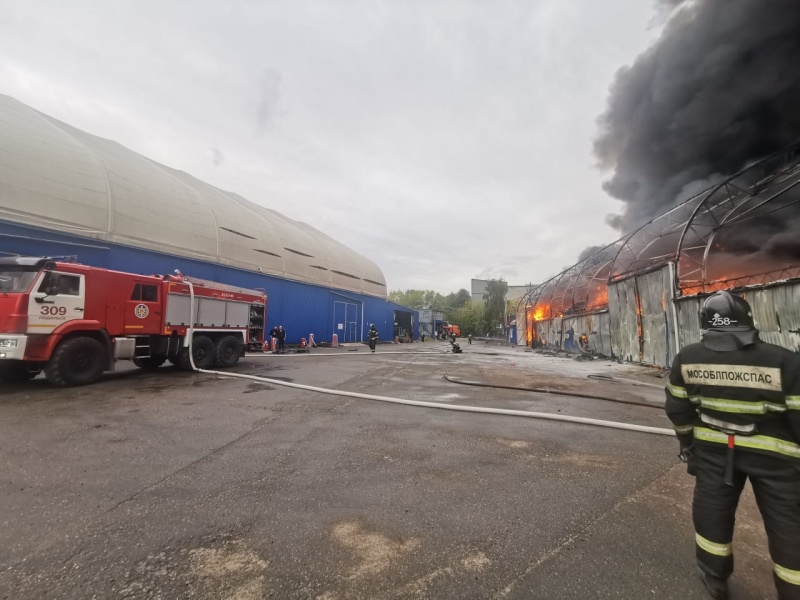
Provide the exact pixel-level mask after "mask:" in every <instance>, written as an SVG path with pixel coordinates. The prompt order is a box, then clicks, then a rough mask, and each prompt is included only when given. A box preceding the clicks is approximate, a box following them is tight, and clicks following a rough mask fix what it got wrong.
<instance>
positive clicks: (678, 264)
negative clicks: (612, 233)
mask: <svg viewBox="0 0 800 600" xmlns="http://www.w3.org/2000/svg"><path fill="white" fill-rule="evenodd" d="M787 194H792V195H790V196H787ZM776 200H780V201H781V203H780V205H778V206H776V204H778V203H777V202H776ZM795 204H800V143H797V144H794V145H792V146H790V147H788V148H786V149H784V150H781V151H779V152H776V153H775V154H772V155H770V156H768V157H766V158H764V159H762V160H759V161H757V162H755V163H753V164H752V165H749V166H748V167H746V168H744V169H742V170H741V171H739V172H738V173H736V174H735V175H733V176H731V177H728V178H726V179H725V180H724V181H722V182H721V183H719V184H717V185H715V186H713V187H711V188H709V189H707V190H705V191H703V192H701V193H700V194H697V195H695V196H693V197H691V198H689V199H688V200H686V201H684V202H682V203H681V204H679V205H677V206H675V207H673V208H672V209H670V210H668V211H667V212H665V213H664V214H662V215H661V216H659V217H656V218H654V219H652V220H650V221H648V222H647V223H645V224H644V225H642V226H641V227H639V228H637V229H635V230H634V231H632V232H631V233H629V234H628V235H625V236H623V237H622V238H620V239H618V240H617V241H615V242H613V243H611V244H609V245H608V246H605V247H604V248H601V249H600V250H598V251H597V252H595V253H594V254H592V255H591V256H589V257H587V258H585V259H584V260H582V261H580V262H578V263H576V264H574V265H572V266H571V267H569V268H567V269H564V270H563V271H561V272H560V273H557V274H556V275H554V276H553V277H551V278H549V279H547V280H546V281H544V282H542V283H541V284H539V285H538V286H536V287H534V288H532V289H531V290H530V291H529V292H527V293H526V294H525V295H524V296H522V298H520V300H519V301H518V303H517V307H516V314H517V315H518V316H519V314H520V311H521V310H524V311H525V317H526V325H528V323H527V321H528V318H529V315H531V314H534V313H535V312H536V310H537V308H539V307H544V308H545V310H546V311H547V312H546V314H545V316H544V317H543V320H549V319H551V318H553V317H558V316H571V315H579V314H589V313H594V312H599V311H603V310H607V308H608V304H607V293H608V286H609V285H610V284H613V283H616V282H619V281H623V280H625V279H629V278H631V277H634V276H636V275H641V274H644V273H647V272H650V271H652V270H655V269H659V268H661V267H663V266H664V265H667V264H670V263H672V264H673V265H674V271H673V272H674V277H673V281H674V285H675V290H674V291H675V297H676V298H677V297H681V296H691V295H695V294H703V293H707V292H709V291H712V290H715V289H721V288H737V287H742V286H749V285H759V284H760V285H763V284H768V283H771V282H775V281H779V280H789V279H796V278H800V264H786V263H784V264H776V265H775V266H776V268H775V269H774V270H767V271H764V272H759V273H746V274H743V275H737V276H736V277H731V278H726V279H717V280H713V281H711V280H709V269H708V266H709V258H710V257H711V256H712V255H713V253H714V247H715V246H714V242H715V239H716V237H717V235H718V233H719V231H720V230H722V229H723V228H725V227H731V226H736V225H739V224H742V223H745V222H747V221H749V220H753V219H758V218H760V217H764V216H766V215H769V214H772V213H775V212H777V211H780V210H783V209H785V208H787V207H789V206H793V205H795ZM778 262H780V261H778ZM603 287H605V290H603V289H602V288H603ZM603 295H605V298H606V302H605V305H603V304H597V303H594V302H592V301H591V299H592V298H593V297H602V296H603Z"/></svg>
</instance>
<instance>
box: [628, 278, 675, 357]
mask: <svg viewBox="0 0 800 600" xmlns="http://www.w3.org/2000/svg"><path fill="white" fill-rule="evenodd" d="M670 277H671V271H670V269H669V268H668V267H663V268H661V269H658V270H657V271H653V272H651V273H646V274H644V275H639V276H637V277H636V287H637V292H638V294H639V303H640V312H639V314H640V315H641V320H642V361H641V362H643V363H645V364H648V365H660V366H664V367H669V366H670V365H671V364H672V357H673V356H674V353H673V352H674V350H673V347H672V344H671V340H670V338H672V337H674V335H671V331H672V319H673V317H672V314H671V311H670V307H671V305H672V297H673V293H672V284H671V280H670Z"/></svg>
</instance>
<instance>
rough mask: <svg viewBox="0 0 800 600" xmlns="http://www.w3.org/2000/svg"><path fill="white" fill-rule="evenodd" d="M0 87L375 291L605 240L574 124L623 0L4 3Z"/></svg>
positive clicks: (645, 18)
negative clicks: (243, 205) (279, 225)
mask: <svg viewBox="0 0 800 600" xmlns="http://www.w3.org/2000/svg"><path fill="white" fill-rule="evenodd" d="M0 7H2V14H3V18H2V19H0V40H2V45H0V92H1V93H4V94H8V95H10V96H13V97H15V98H17V99H19V100H21V101H23V102H25V103H27V104H30V105H31V106H33V107H34V108H36V109H38V110H41V111H42V112H45V113H47V114H49V115H52V116H54V117H56V118H58V119H61V120H63V121H65V122H67V123H69V124H71V125H73V126H75V127H78V128H80V129H84V130H86V131H88V132H91V133H93V134H96V135H99V136H101V137H105V138H109V139H113V140H116V141H118V142H120V143H121V144H123V145H125V146H128V147H129V148H132V149H133V150H136V151H137V152H140V153H142V154H144V155H146V156H148V157H150V158H152V159H154V160H157V161H159V162H162V163H165V164H167V165H169V166H171V167H174V168H178V169H182V170H185V171H187V172H189V173H191V174H193V175H195V176H197V177H199V178H200V179H203V180H205V181H208V182H209V183H212V184H214V185H216V186H218V187H221V188H223V189H227V190H230V191H234V192H237V193H240V194H242V195H243V196H245V197H247V198H249V199H250V200H253V201H255V202H258V203H261V204H264V205H265V206H268V207H270V208H273V209H275V210H278V211H280V212H282V213H283V214H285V215H287V216H289V217H291V218H294V219H299V220H302V221H305V222H307V223H309V224H310V225H312V226H314V227H316V228H318V229H320V230H322V231H324V232H325V233H327V234H329V235H332V236H333V237H335V238H337V239H338V240H340V241H341V242H343V243H344V244H345V245H347V246H349V247H351V248H353V249H354V250H356V251H358V252H360V253H361V254H364V255H365V256H367V257H369V258H371V259H372V260H374V261H375V262H376V263H377V264H378V266H379V267H380V268H381V270H382V271H383V273H384V275H385V276H386V280H387V285H388V287H389V289H406V288H417V289H434V290H437V291H440V292H443V293H447V292H450V291H456V290H458V289H459V288H469V280H470V278H472V277H483V278H489V277H504V278H505V279H506V280H507V281H508V282H509V283H511V284H524V283H528V282H531V281H532V282H537V281H540V280H542V279H544V278H547V277H549V276H551V275H553V274H554V273H556V272H557V271H558V270H560V269H561V268H562V267H564V266H567V265H569V264H572V263H573V262H574V261H575V260H576V258H577V255H578V253H579V252H580V250H581V249H583V248H584V247H586V246H589V245H593V244H600V243H606V242H610V241H613V239H615V238H616V237H618V234H617V233H615V232H614V231H613V230H612V229H611V228H610V227H608V226H607V225H606V224H605V223H604V217H605V215H606V214H608V213H612V212H617V211H619V210H620V206H621V203H620V202H618V201H616V200H613V199H611V198H609V197H608V196H607V195H606V194H605V192H603V190H602V189H601V183H602V181H603V180H604V179H606V178H607V176H606V175H605V174H603V173H600V172H599V171H598V170H597V168H596V167H595V162H596V161H595V158H594V157H593V155H592V140H593V139H594V137H595V136H596V133H597V131H596V130H597V125H596V119H597V117H598V116H599V115H600V114H601V113H602V112H603V110H604V108H605V105H606V99H607V94H608V87H609V85H610V83H611V81H612V78H613V75H614V72H615V71H616V70H617V69H618V68H619V67H621V66H623V65H625V64H630V63H631V62H632V61H633V59H634V58H635V56H636V55H637V54H638V53H640V52H641V51H642V50H644V49H645V48H646V47H647V46H648V45H649V44H651V43H652V41H653V40H654V39H655V37H656V36H657V34H658V28H657V26H656V25H655V24H654V23H655V20H654V13H655V11H654V7H653V5H652V4H651V3H650V2H642V1H641V0H606V1H605V2H597V1H596V0H521V1H511V0H497V1H492V2H488V1H481V2H478V1H476V2H469V1H466V0H442V1H436V0H424V1H423V0H417V1H415V0H411V1H400V0H395V1H392V2H389V1H380V0H374V1H363V2H359V1H350V0H339V1H333V0H328V1H321V0H320V1H296V0H286V1H271V2H268V1H260V2H255V1H252V2H245V1H242V0H236V1H234V0H232V1H230V2H227V3H224V2H208V1H205V0H196V1H183V2H178V1H172V2H171V1H165V0H163V1H160V2H154V1H150V0H147V1H141V0H138V1H130V2H125V1H122V0H114V1H108V0H95V1H88V0H71V1H70V2H61V1H52V2H44V1H36V0H0Z"/></svg>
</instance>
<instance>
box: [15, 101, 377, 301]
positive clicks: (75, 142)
mask: <svg viewBox="0 0 800 600" xmlns="http://www.w3.org/2000/svg"><path fill="white" fill-rule="evenodd" d="M0 219H5V220H8V221H13V222H17V223H24V224H28V225H34V226H37V227H44V228H48V229H54V230H58V231H64V232H69V233H74V234H77V235H83V236H87V237H93V238H97V239H103V240H108V241H112V242H119V243H123V244H128V245H132V246H137V247H142V248H147V249H151V250H158V251H162V252H168V253H171V254H178V255H180V256H187V257H191V258H198V259H203V260H209V261H213V262H219V263H222V264H227V265H232V266H236V267H240V268H243V269H248V270H253V271H258V270H260V271H261V272H263V273H265V274H267V275H276V276H279V277H283V278H287V279H292V280H296V281H303V282H307V283H313V284H318V285H324V286H327V287H334V288H338V289H342V290H348V291H353V292H360V293H364V294H369V295H372V296H380V297H384V298H385V297H386V280H385V278H384V276H383V273H381V271H380V269H379V268H378V266H377V265H376V264H375V263H373V262H372V261H371V260H369V259H367V258H365V257H364V256H361V255H360V254H358V253H356V252H354V251H353V250H351V249H349V248H347V247H346V246H344V245H343V244H341V243H339V242H337V241H336V240H334V239H333V238H331V237H329V236H327V235H325V234H324V233H322V232H321V231H318V230H316V229H314V228H313V227H311V226H309V225H307V224H305V223H301V222H299V221H294V220H292V219H289V218H287V217H285V216H283V215H281V214H280V213H278V212H276V211H274V210H270V209H268V208H265V207H263V206H259V205H257V204H254V203H252V202H250V201H249V200H247V199H245V198H242V197H241V196H239V195H237V194H233V193H231V192H225V191H223V190H220V189H218V188H215V187H214V186H212V185H209V184H207V183H205V182H203V181H200V180H199V179H196V178H195V177H192V176H191V175H189V174H187V173H184V172H182V171H176V170H175V169H171V168H169V167H167V166H164V165H162V164H159V163H157V162H155V161H152V160H150V159H148V158H145V157H144V156H142V155H140V154H137V153H136V152H133V151H132V150H129V149H128V148H125V147H123V146H121V145H120V144H118V143H116V142H112V141H109V140H105V139H102V138H99V137H97V136H94V135H91V134H88V133H86V132H84V131H80V130H78V129H75V128H74V127H71V126H69V125H67V124H65V123H62V122H60V121H58V120H56V119H53V118H52V117H48V116H47V115H44V114H42V113H40V112H38V111H36V110H34V109H32V108H30V107H29V106H27V105H25V104H23V103H21V102H19V101H18V100H15V99H14V98H11V97H9V96H4V95H2V94H0Z"/></svg>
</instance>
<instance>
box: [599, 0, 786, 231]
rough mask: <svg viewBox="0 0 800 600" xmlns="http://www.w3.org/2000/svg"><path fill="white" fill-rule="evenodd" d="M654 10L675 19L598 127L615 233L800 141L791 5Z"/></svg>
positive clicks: (732, 1)
mask: <svg viewBox="0 0 800 600" xmlns="http://www.w3.org/2000/svg"><path fill="white" fill-rule="evenodd" d="M664 4H667V5H672V6H675V7H676V8H675V11H676V12H675V13H674V14H673V16H672V17H671V19H670V20H669V21H668V23H667V25H666V26H665V28H664V31H663V33H662V35H661V37H660V38H659V40H658V41H657V43H656V44H655V45H654V46H653V47H652V48H650V49H649V50H647V51H646V52H645V53H644V54H642V55H641V56H639V57H638V58H637V59H636V61H635V62H634V64H633V65H632V66H630V67H625V68H623V69H621V70H620V71H619V72H618V73H617V76H616V79H615V81H614V83H613V85H612V87H611V95H610V99H609V103H608V108H607V110H606V112H605V113H604V114H603V115H602V116H601V117H600V119H599V124H600V134H599V136H598V139H597V140H596V141H595V153H596V155H597V157H598V158H599V160H600V164H601V166H602V167H604V168H606V169H609V170H612V171H613V176H612V177H611V179H609V180H608V181H607V182H606V183H605V186H604V187H605V189H606V191H607V192H608V193H609V194H611V195H612V196H614V197H616V198H619V199H620V200H622V201H623V202H625V207H624V209H623V212H622V214H621V215H614V216H613V217H611V218H610V219H609V222H610V223H611V224H612V225H613V226H615V227H616V228H618V229H620V230H622V231H628V230H630V229H632V228H633V227H635V226H637V225H639V224H641V223H642V222H644V221H646V220H649V219H650V218H652V217H654V216H656V215H658V214H660V213H662V212H664V211H665V210H667V209H668V208H669V207H671V206H672V205H673V204H675V203H676V202H678V201H681V200H685V199H686V198H688V197H690V195H693V194H695V193H697V192H699V191H701V190H702V189H704V188H705V187H708V186H709V185H711V184H712V183H714V182H715V181H716V180H718V179H720V178H722V177H723V176H726V175H732V174H733V173H735V172H737V171H739V170H740V169H742V168H743V167H745V166H747V165H748V164H749V163H751V162H753V161H754V160H757V159H758V158H761V157H763V156H765V155H767V154H769V153H771V152H774V151H776V150H779V149H780V148H782V147H784V146H786V145H788V144H789V143H791V142H793V141H796V140H797V139H800V0H694V1H691V2H678V1H676V0H669V1H668V2H664V0H662V7H663V6H664Z"/></svg>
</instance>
